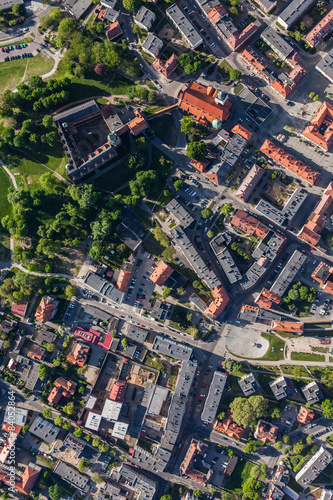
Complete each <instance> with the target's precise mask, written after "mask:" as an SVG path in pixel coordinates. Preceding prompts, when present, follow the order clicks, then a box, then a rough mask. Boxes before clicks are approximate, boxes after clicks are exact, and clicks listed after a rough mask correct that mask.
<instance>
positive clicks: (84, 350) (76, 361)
mask: <svg viewBox="0 0 333 500" xmlns="http://www.w3.org/2000/svg"><path fill="white" fill-rule="evenodd" d="M89 350H90V349H89V347H88V346H85V345H84V344H81V343H80V342H75V343H74V344H73V346H72V348H71V351H70V353H69V354H68V356H67V358H66V359H67V361H68V363H69V364H71V365H75V366H80V367H82V366H83V365H84V364H85V362H86V361H87V357H88V354H89Z"/></svg>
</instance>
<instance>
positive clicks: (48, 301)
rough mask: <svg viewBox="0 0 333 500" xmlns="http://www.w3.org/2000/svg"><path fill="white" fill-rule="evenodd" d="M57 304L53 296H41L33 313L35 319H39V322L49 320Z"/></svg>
mask: <svg viewBox="0 0 333 500" xmlns="http://www.w3.org/2000/svg"><path fill="white" fill-rule="evenodd" d="M57 305H58V301H56V300H55V299H54V298H53V297H42V300H41V301H40V303H39V305H38V307H37V309H36V313H35V318H36V319H37V321H40V322H41V323H46V322H47V321H50V320H51V319H52V317H53V314H54V312H55V310H56V307H57Z"/></svg>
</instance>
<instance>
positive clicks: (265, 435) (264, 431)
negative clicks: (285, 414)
mask: <svg viewBox="0 0 333 500" xmlns="http://www.w3.org/2000/svg"><path fill="white" fill-rule="evenodd" d="M277 436H278V427H277V426H276V425H273V424H270V423H268V422H266V421H265V420H259V422H258V425H257V428H256V431H255V433H254V437H255V438H256V439H260V441H262V442H263V443H265V444H266V443H276V440H277Z"/></svg>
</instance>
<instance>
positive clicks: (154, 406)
mask: <svg viewBox="0 0 333 500" xmlns="http://www.w3.org/2000/svg"><path fill="white" fill-rule="evenodd" d="M168 394H169V390H168V389H166V388H165V387H160V386H157V385H155V386H154V388H153V392H152V395H151V398H150V401H149V405H148V407H147V415H149V416H151V417H158V416H159V414H160V413H161V410H162V407H163V404H164V402H165V401H166V399H167V397H168Z"/></svg>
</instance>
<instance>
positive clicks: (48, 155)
mask: <svg viewBox="0 0 333 500" xmlns="http://www.w3.org/2000/svg"><path fill="white" fill-rule="evenodd" d="M30 154H31V156H33V157H34V158H36V160H38V161H40V162H41V163H44V165H46V166H48V167H49V168H51V169H52V170H53V171H54V172H57V173H58V174H60V175H61V176H62V177H65V178H66V177H67V176H66V165H67V163H68V158H67V156H66V154H65V151H64V148H63V147H62V144H61V142H60V140H57V142H56V144H55V145H54V146H52V147H51V146H49V145H48V144H43V147H42V148H37V149H36V150H33V151H32V152H31V153H30Z"/></svg>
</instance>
